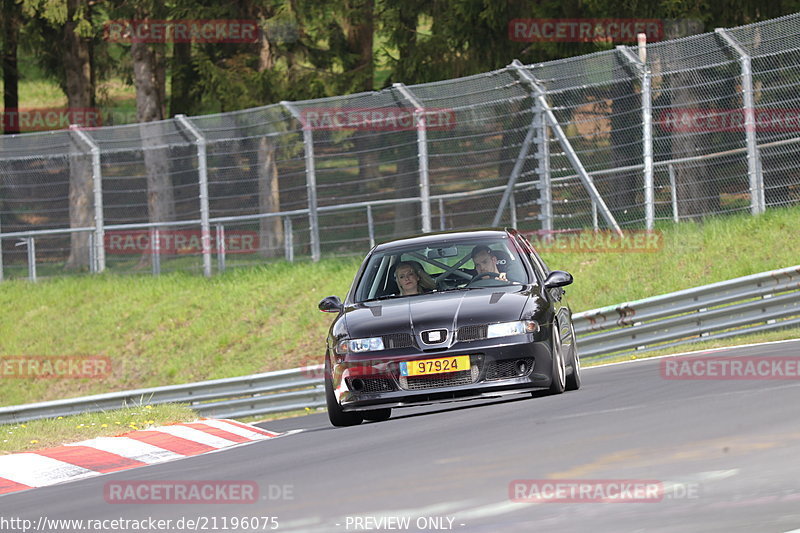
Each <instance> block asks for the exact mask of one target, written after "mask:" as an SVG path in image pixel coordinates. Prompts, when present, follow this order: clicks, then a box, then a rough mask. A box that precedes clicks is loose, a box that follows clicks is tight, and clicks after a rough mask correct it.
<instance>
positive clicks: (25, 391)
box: [0, 208, 800, 405]
mask: <svg viewBox="0 0 800 533" xmlns="http://www.w3.org/2000/svg"><path fill="white" fill-rule="evenodd" d="M799 228H800V208H792V209H781V210H777V209H776V210H771V211H769V212H768V213H766V214H765V215H763V216H760V217H750V216H744V215H743V216H737V217H727V218H719V219H711V220H708V221H706V222H704V223H702V224H697V223H682V224H680V225H677V226H673V225H668V226H664V227H663V228H661V229H662V230H663V232H664V239H663V247H662V248H661V249H660V250H658V251H656V252H651V253H559V252H552V251H550V252H545V253H543V255H544V257H545V260H546V261H547V262H548V264H549V265H550V266H551V268H558V269H563V270H568V271H570V272H572V273H573V275H574V276H575V283H574V285H573V286H571V287H569V288H568V289H567V293H568V298H569V300H570V303H571V305H572V307H573V309H574V310H575V311H582V310H586V309H591V308H595V307H601V306H604V305H610V304H614V303H619V302H623V301H629V300H634V299H638V298H644V297H647V296H652V295H656V294H661V293H665V292H671V291H674V290H679V289H684V288H689V287H694V286H697V285H702V284H706V283H711V282H715V281H721V280H725V279H729V278H733V277H738V276H744V275H747V274H753V273H756V272H760V271H764V270H769V269H775V268H781V267H785V266H790V265H795V264H800V239H798V237H800V229H799ZM365 251H366V250H365ZM359 261H360V258H350V259H329V260H323V261H321V262H319V263H317V264H313V263H309V262H298V263H294V264H289V263H285V262H277V263H270V264H268V265H264V266H261V267H255V268H246V269H239V270H233V271H229V272H227V273H225V274H224V275H221V276H217V277H214V278H212V279H208V280H207V279H204V278H202V277H200V276H195V275H189V274H170V275H165V276H162V277H159V278H153V277H148V276H145V275H142V276H128V277H117V276H112V275H103V276H93V277H90V276H80V277H73V278H66V277H65V278H55V279H50V280H46V281H42V282H40V283H38V284H30V283H28V282H26V281H8V282H4V283H0V308H1V309H2V310H3V312H2V313H0V358H2V357H9V356H10V357H15V356H75V355H94V356H107V357H109V358H111V361H112V371H111V372H110V374H109V375H107V376H105V377H103V378H102V379H63V380H53V379H41V378H40V379H21V378H10V377H3V376H2V375H1V374H0V382H1V383H2V387H0V405H13V404H19V403H27V402H34V401H43V400H49V399H57V398H66V397H72V396H80V395H84V394H93V393H99V392H107V391H113V390H124V389H132V388H138V387H150V386H159V385H167V384H174V383H185V382H190V381H198V380H206V379H214V378H221V377H229V376H236V375H243V374H250V373H255V372H262V371H269V370H278V369H282V368H291V367H296V366H301V365H306V364H314V363H317V362H320V361H321V356H322V354H323V353H324V348H323V347H324V338H325V332H326V330H327V327H328V325H329V324H330V321H331V318H332V317H331V316H330V315H327V314H323V313H320V312H319V311H317V309H316V304H317V302H318V301H319V300H320V299H321V298H322V297H324V296H327V295H330V294H337V295H339V296H343V295H344V293H345V292H346V291H347V289H348V288H349V286H350V282H351V280H352V276H353V274H354V272H355V270H356V268H357V267H358V264H359Z"/></svg>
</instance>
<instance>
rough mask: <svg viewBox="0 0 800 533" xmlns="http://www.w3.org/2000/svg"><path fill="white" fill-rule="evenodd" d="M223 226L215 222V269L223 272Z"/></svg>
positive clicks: (224, 251)
mask: <svg viewBox="0 0 800 533" xmlns="http://www.w3.org/2000/svg"><path fill="white" fill-rule="evenodd" d="M225 253H226V250H225V226H223V225H222V224H217V271H219V272H220V273H222V272H225Z"/></svg>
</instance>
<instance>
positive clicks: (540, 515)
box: [0, 340, 800, 533]
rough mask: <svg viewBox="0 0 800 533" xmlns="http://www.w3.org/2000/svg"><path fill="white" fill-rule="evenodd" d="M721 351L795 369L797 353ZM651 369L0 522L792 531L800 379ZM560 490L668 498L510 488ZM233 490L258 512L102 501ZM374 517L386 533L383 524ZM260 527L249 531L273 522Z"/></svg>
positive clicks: (437, 411) (398, 414)
mask: <svg viewBox="0 0 800 533" xmlns="http://www.w3.org/2000/svg"><path fill="white" fill-rule="evenodd" d="M722 354H724V355H728V356H736V357H747V356H780V357H791V358H795V359H796V358H798V357H800V340H798V341H790V342H781V343H773V344H769V345H762V346H753V347H743V348H736V349H729V350H725V351H721V352H719V351H718V352H716V355H722ZM661 364H662V363H661V360H659V359H651V360H642V361H637V362H634V363H631V364H621V365H613V366H606V367H599V368H592V369H585V371H584V372H585V373H584V386H583V388H582V389H581V390H579V391H576V392H568V393H565V394H563V395H561V396H545V395H541V396H539V397H534V398H532V397H530V395H527V396H520V395H516V396H509V397H507V398H504V399H498V400H491V401H486V400H483V401H473V402H462V403H450V404H441V405H437V406H426V407H419V408H411V409H405V410H396V411H395V416H393V418H392V419H390V420H388V421H386V422H379V423H365V424H363V425H361V426H358V427H353V428H339V429H333V428H332V427H330V426H329V425H328V421H327V417H326V416H325V415H324V414H320V415H311V416H307V417H302V418H296V419H288V420H282V421H274V422H267V423H264V424H262V425H263V426H264V427H266V428H268V429H270V430H273V431H286V430H292V429H302V430H303V431H302V432H300V433H298V434H295V435H290V436H287V437H283V438H279V439H274V440H271V441H264V442H257V443H253V444H248V445H244V446H241V447H237V448H233V449H228V450H224V451H220V452H217V453H211V454H207V455H203V456H198V457H194V458H190V459H184V460H180V461H176V462H172V463H166V464H161V465H154V466H149V467H144V468H139V469H136V470H131V471H127V472H120V473H116V474H109V475H105V476H100V477H97V478H92V479H86V480H81V481H76V482H72V483H66V484H62V485H57V486H52V487H45V488H40V489H34V490H30V491H25V492H21V493H16V494H9V495H6V496H2V497H0V518H6V519H9V518H20V519H23V518H27V519H30V520H33V521H34V522H38V520H39V517H42V516H44V517H47V518H48V519H56V518H61V519H114V518H120V517H121V518H127V519H137V520H141V519H146V518H153V519H172V520H173V521H175V520H178V519H180V518H181V517H184V518H198V517H206V518H211V517H217V519H218V520H217V524H216V525H217V529H216V530H217V531H221V530H223V529H222V527H221V526H222V525H223V522H222V521H221V519H222V517H248V516H272V517H277V524H278V528H277V529H276V531H314V532H317V531H319V532H323V531H324V532H328V531H331V532H335V531H486V532H505V531H510V532H516V531H520V532H531V531H540V530H550V531H560V532H570V531H578V532H584V531H591V532H604V531H609V532H612V531H613V532H615V533H616V532H625V531H647V532H666V531H670V532H672V531H674V532H681V533H685V532H703V531H725V532H729V531H743V532H786V531H792V530H798V529H800V380H798V379H794V380H708V381H697V380H668V379H664V378H663V377H662V375H661V372H660V368H661V366H660V365H661ZM554 478H561V479H573V480H598V479H605V480H617V481H618V480H656V481H658V482H659V483H660V484H661V486H662V487H663V490H664V492H663V497H661V498H659V499H658V500H657V501H653V502H645V503H620V502H616V501H606V502H592V503H587V502H581V503H530V502H525V503H516V502H512V501H510V498H509V485H510V484H511V483H512V482H513V481H514V480H518V479H533V480H547V479H554ZM234 479H236V480H250V481H255V482H256V483H257V484H258V486H259V488H260V491H261V501H260V502H258V503H255V504H238V505H231V504H219V505H196V504H181V505H178V504H161V505H154V504H149V503H146V504H109V503H107V502H106V501H105V499H104V496H103V488H104V485H105V484H106V483H107V482H109V481H119V480H149V481H165V480H172V481H174V480H234ZM402 517H407V518H408V519H410V520H409V522H408V526H406V525H405V523H404V522H401V521H397V520H401V519H402ZM428 518H430V520H428ZM381 519H383V520H390V521H389V522H386V521H384V522H383V525H385V526H390V527H393V529H390V528H388V527H383V528H379V527H377V525H378V524H379V522H378V521H379V520H381ZM5 525H6V527H3V528H0V529H3V531H21V529H15V528H13V527H9V523H6V524H5ZM212 525H213V523H212V522H211V521H209V522H207V523H206V526H207V529H205V530H207V531H213V530H214V529H211V526H212ZM261 525H262V524H259V526H258V527H257V528H250V529H248V530H251V531H264V530H267V531H269V530H271V529H270V527H273V525H274V523H273V525H270V526H268V527H267V528H266V529H263V528H262V527H261ZM227 526H228V529H227V530H228V531H231V530H244V529H243V528H231V523H230V522H229V523H228V524H227ZM199 529H200V530H202V528H199ZM72 530H73V529H69V528H62V529H60V530H58V531H64V532H66V531H72ZM169 530H171V531H187V530H189V528H186V527H184V528H177V527H175V526H172V527H171V528H170V529H169ZM107 531H122V530H121V529H112V528H108V529H107Z"/></svg>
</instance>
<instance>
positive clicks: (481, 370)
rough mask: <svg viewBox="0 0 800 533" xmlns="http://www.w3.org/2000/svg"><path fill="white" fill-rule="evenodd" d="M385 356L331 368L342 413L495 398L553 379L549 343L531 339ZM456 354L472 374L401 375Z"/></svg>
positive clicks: (546, 384) (351, 358) (356, 358)
mask: <svg viewBox="0 0 800 533" xmlns="http://www.w3.org/2000/svg"><path fill="white" fill-rule="evenodd" d="M385 352H386V353H380V352H375V353H372V354H370V355H363V356H352V355H351V356H348V357H347V358H345V360H344V361H341V362H338V363H334V364H333V365H332V369H333V375H332V383H333V387H334V395H335V397H336V399H337V400H338V402H339V404H340V405H341V406H342V409H343V410H345V411H358V410H366V409H375V408H379V407H408V406H414V405H423V404H429V403H438V402H445V401H456V400H469V399H476V398H488V397H497V396H503V395H505V394H509V393H518V392H525V391H529V390H535V389H539V388H543V387H549V386H550V383H551V380H552V368H553V363H552V351H551V347H550V342H549V341H547V340H535V339H534V338H533V335H530V334H528V335H518V336H514V337H508V338H502V339H486V340H482V341H475V342H470V343H457V344H455V345H454V346H453V347H452V348H449V349H447V350H442V351H421V350H418V349H415V348H408V349H403V350H386V351H385ZM390 352H391V353H390ZM378 353H380V357H376V355H377V354H378ZM457 355H469V356H470V369H469V370H465V371H460V372H449V373H444V374H431V375H429V376H415V377H405V376H402V375H401V374H400V364H399V363H400V362H401V361H416V360H421V359H438V358H443V357H451V356H457Z"/></svg>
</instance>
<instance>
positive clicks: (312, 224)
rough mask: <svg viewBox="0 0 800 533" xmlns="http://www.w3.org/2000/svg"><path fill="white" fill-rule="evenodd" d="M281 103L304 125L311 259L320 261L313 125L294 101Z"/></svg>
mask: <svg viewBox="0 0 800 533" xmlns="http://www.w3.org/2000/svg"><path fill="white" fill-rule="evenodd" d="M281 105H282V106H283V107H285V108H286V109H287V110H288V111H289V113H291V114H292V116H293V117H294V118H295V119H296V120H297V122H299V123H300V124H301V125H302V126H303V148H304V150H305V156H306V189H307V190H308V227H309V231H310V232H311V260H312V261H314V262H317V261H319V258H320V244H319V217H318V216H317V208H318V206H317V173H316V166H315V164H314V135H313V133H312V130H311V127H310V126H309V125H308V124H307V123H306V121H305V120H303V117H302V115H301V114H300V112H299V111H298V110H297V107H295V105H294V104H293V103H292V102H287V101H285V100H284V101H282V102H281Z"/></svg>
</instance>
